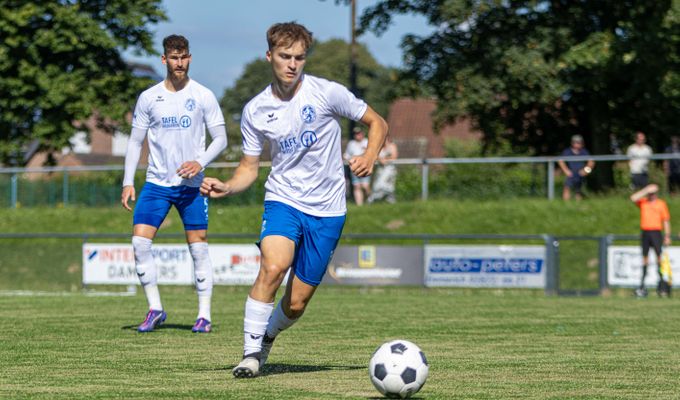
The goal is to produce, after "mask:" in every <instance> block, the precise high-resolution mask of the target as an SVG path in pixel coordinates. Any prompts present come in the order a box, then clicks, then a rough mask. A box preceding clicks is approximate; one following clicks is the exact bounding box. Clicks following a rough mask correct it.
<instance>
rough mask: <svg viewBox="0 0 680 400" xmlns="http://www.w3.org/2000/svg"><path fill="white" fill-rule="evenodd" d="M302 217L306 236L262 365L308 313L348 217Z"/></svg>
mask: <svg viewBox="0 0 680 400" xmlns="http://www.w3.org/2000/svg"><path fill="white" fill-rule="evenodd" d="M302 218H303V233H302V238H301V241H300V243H299V246H298V251H297V256H296V258H295V261H294V262H293V270H292V271H291V275H290V276H289V278H288V284H287V285H286V292H285V294H284V296H283V298H281V301H280V302H279V304H278V306H277V307H276V310H274V312H273V314H272V316H271V318H270V319H269V324H268V325H267V331H266V334H265V336H264V339H263V343H262V352H261V358H260V361H261V362H260V365H263V364H264V363H265V362H266V360H267V357H268V356H269V352H270V350H271V348H272V345H273V342H274V339H275V338H276V336H277V335H278V334H279V333H281V332H282V331H284V330H286V329H288V328H289V327H291V326H292V325H293V324H294V323H295V322H297V320H298V319H299V318H300V317H301V316H302V314H304V312H305V310H306V308H307V305H308V304H309V302H310V300H311V299H312V296H313V295H314V293H315V291H316V288H317V287H318V286H319V285H320V284H321V280H322V279H323V276H324V275H325V273H326V270H327V268H328V264H329V263H330V261H331V258H332V257H333V252H334V251H335V248H336V247H337V245H338V241H339V240H340V236H341V234H342V228H343V226H344V224H345V217H344V216H340V217H324V218H317V217H312V216H309V215H304V214H303V216H302Z"/></svg>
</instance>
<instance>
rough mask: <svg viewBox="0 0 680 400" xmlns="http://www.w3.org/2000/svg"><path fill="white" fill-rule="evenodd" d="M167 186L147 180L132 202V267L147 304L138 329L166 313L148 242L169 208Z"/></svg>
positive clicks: (153, 323) (157, 321)
mask: <svg viewBox="0 0 680 400" xmlns="http://www.w3.org/2000/svg"><path fill="white" fill-rule="evenodd" d="M166 189H167V188H163V187H161V186H158V185H154V184H151V183H146V184H145V185H144V187H143V188H142V193H141V194H140V196H139V199H138V200H137V204H136V205H135V212H134V216H133V236H132V248H133V252H134V255H135V269H136V272H137V276H138V277H139V281H140V283H141V284H142V287H143V288H144V294H145V295H146V300H147V302H148V304H149V311H148V312H147V315H146V318H145V319H144V322H142V323H141V324H140V325H139V327H138V328H137V330H138V331H139V332H150V331H152V330H154V328H156V327H157V326H159V325H160V324H162V323H163V322H164V321H165V319H166V318H167V315H166V314H165V311H164V310H163V305H162V303H161V297H160V292H159V290H158V271H157V268H156V264H155V263H154V259H153V253H152V251H151V245H152V243H153V239H154V238H155V236H156V232H157V231H158V227H160V225H161V223H162V222H163V220H164V219H165V217H166V216H167V214H168V211H169V210H170V201H169V198H168V193H167V190H166Z"/></svg>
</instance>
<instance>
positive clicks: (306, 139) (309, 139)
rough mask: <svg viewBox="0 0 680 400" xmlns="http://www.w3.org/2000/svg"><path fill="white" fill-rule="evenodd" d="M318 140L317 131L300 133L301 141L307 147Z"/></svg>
mask: <svg viewBox="0 0 680 400" xmlns="http://www.w3.org/2000/svg"><path fill="white" fill-rule="evenodd" d="M317 140H318V139H317V137H316V133H315V132H312V131H304V132H302V134H301V135H300V143H302V145H303V146H305V147H312V145H313V144H314V143H316V141H317Z"/></svg>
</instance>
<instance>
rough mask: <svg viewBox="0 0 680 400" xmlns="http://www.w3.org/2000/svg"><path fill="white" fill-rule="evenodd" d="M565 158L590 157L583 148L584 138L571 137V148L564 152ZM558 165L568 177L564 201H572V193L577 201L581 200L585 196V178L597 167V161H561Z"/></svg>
mask: <svg viewBox="0 0 680 400" xmlns="http://www.w3.org/2000/svg"><path fill="white" fill-rule="evenodd" d="M562 155H563V156H566V157H573V156H589V155H590V153H589V152H588V150H586V148H585V147H583V136H581V135H574V136H572V137H571V146H570V147H568V148H566V149H564V151H563V152H562ZM557 164H558V165H559V166H560V169H561V170H562V172H564V175H565V176H566V177H567V179H565V181H564V188H563V189H562V199H564V200H570V199H571V194H572V193H571V191H572V190H573V191H574V197H575V198H576V200H581V199H582V198H583V194H582V192H581V188H582V187H583V182H584V180H585V177H586V176H588V175H589V174H590V173H591V172H592V171H593V168H594V167H595V161H593V160H588V161H565V160H559V161H557Z"/></svg>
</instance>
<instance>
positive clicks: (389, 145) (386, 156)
mask: <svg viewBox="0 0 680 400" xmlns="http://www.w3.org/2000/svg"><path fill="white" fill-rule="evenodd" d="M397 157H399V150H398V148H397V144H396V143H394V142H393V141H392V138H391V137H390V135H387V137H386V138H385V144H384V145H383V148H382V149H381V150H380V153H378V162H379V166H378V168H377V171H376V172H375V174H374V178H373V189H372V191H371V195H370V196H368V202H369V204H370V203H373V202H374V201H376V200H381V199H385V200H386V201H387V202H388V203H390V204H394V203H396V202H397V199H396V198H395V196H394V189H395V184H396V181H397V167H396V166H395V165H394V164H393V163H392V161H394V160H396V159H397Z"/></svg>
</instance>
